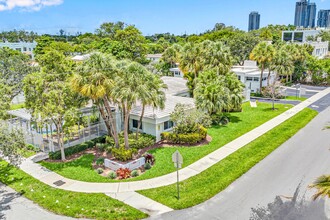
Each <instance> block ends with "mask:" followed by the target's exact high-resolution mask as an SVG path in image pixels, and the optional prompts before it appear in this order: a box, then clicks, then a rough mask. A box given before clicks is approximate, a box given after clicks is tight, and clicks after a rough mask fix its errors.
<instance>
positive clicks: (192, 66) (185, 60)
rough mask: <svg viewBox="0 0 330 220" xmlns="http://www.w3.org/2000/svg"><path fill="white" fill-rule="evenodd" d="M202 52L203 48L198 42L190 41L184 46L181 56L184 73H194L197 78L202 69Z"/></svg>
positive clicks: (181, 66)
mask: <svg viewBox="0 0 330 220" xmlns="http://www.w3.org/2000/svg"><path fill="white" fill-rule="evenodd" d="M201 54H202V48H201V47H200V46H199V45H198V44H193V43H191V42H189V43H187V44H185V45H184V46H183V48H182V52H181V56H180V68H181V69H182V70H183V72H184V73H188V72H192V73H194V75H195V79H197V77H198V73H199V72H200V71H201V70H202V65H203V57H202V56H201Z"/></svg>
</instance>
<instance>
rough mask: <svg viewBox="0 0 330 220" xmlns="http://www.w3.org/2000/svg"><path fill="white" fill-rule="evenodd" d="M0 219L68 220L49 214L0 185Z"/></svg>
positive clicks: (68, 219)
mask: <svg viewBox="0 0 330 220" xmlns="http://www.w3.org/2000/svg"><path fill="white" fill-rule="evenodd" d="M0 219H6V220H70V219H73V218H67V217H63V216H59V215H55V214H53V213H50V212H48V211H46V210H44V209H42V208H40V207H39V206H38V205H36V204H34V203H33V202H32V201H31V200H28V199H26V198H25V197H23V196H20V195H19V194H18V193H16V192H15V191H14V190H13V189H11V188H9V187H7V186H5V185H3V184H1V183H0Z"/></svg>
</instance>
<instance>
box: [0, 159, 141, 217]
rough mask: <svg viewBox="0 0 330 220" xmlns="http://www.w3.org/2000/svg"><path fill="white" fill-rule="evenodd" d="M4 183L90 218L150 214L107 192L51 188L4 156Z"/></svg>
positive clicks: (63, 211) (48, 205)
mask: <svg viewBox="0 0 330 220" xmlns="http://www.w3.org/2000/svg"><path fill="white" fill-rule="evenodd" d="M0 182H2V183H4V184H6V185H7V186H9V187H11V188H13V189H14V190H16V191H17V192H18V193H20V194H21V195H23V196H25V197H26V198H28V199H30V200H32V201H33V202H35V203H37V204H38V205H39V206H41V207H43V208H45V209H47V210H49V211H51V212H54V213H56V214H59V215H65V216H70V217H74V218H90V219H142V218H145V217H147V215H146V214H144V213H142V212H141V211H139V210H136V209H134V208H132V207H130V206H128V205H126V204H124V203H122V202H120V201H117V200H115V199H112V198H110V197H108V196H106V195H105V194H96V193H94V194H88V193H78V192H70V191H65V190H61V189H56V188H53V187H50V186H48V185H46V184H44V183H42V182H40V181H39V180H37V179H35V178H33V177H31V176H30V175H28V174H26V173H25V172H23V171H22V170H20V169H17V168H15V167H13V166H11V165H9V164H8V163H7V162H5V161H3V160H1V159H0Z"/></svg>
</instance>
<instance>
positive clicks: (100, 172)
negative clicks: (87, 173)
mask: <svg viewBox="0 0 330 220" xmlns="http://www.w3.org/2000/svg"><path fill="white" fill-rule="evenodd" d="M103 171H104V170H103V169H102V168H97V169H96V172H97V173H98V174H102V173H103Z"/></svg>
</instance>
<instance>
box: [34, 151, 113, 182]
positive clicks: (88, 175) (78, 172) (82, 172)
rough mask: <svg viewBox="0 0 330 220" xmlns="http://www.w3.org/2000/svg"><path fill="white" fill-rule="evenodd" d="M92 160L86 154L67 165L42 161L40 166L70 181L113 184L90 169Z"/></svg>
mask: <svg viewBox="0 0 330 220" xmlns="http://www.w3.org/2000/svg"><path fill="white" fill-rule="evenodd" d="M93 160H94V155H92V154H86V155H83V156H81V157H80V158H78V159H76V160H74V161H71V162H67V163H61V162H60V163H52V162H44V161H43V162H40V164H41V165H42V166H44V167H46V168H48V169H50V170H53V171H56V172H57V173H59V174H61V175H62V176H65V177H67V178H70V179H75V180H80V181H85V182H115V181H114V180H111V179H110V178H106V177H103V176H101V175H99V174H97V173H96V172H95V170H93V167H92V162H93Z"/></svg>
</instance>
